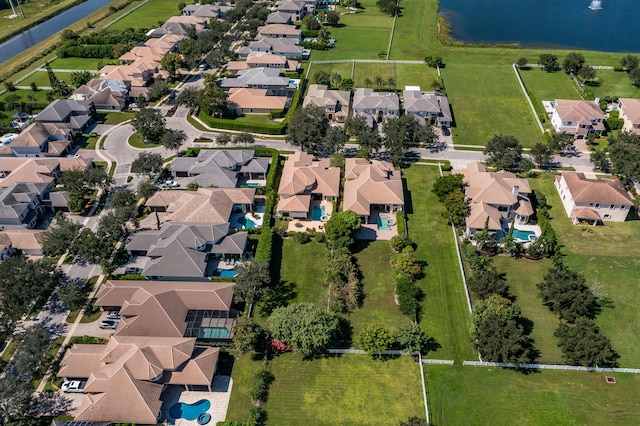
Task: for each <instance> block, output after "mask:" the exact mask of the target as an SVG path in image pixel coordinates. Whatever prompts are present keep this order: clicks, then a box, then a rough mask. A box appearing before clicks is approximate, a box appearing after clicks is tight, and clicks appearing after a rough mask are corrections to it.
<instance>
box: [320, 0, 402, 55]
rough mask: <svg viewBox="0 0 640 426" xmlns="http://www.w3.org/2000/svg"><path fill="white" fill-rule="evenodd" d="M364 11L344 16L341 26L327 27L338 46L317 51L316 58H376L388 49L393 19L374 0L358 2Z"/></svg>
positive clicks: (341, 17)
mask: <svg viewBox="0 0 640 426" xmlns="http://www.w3.org/2000/svg"><path fill="white" fill-rule="evenodd" d="M358 3H359V4H360V5H361V6H362V7H363V8H364V11H362V12H359V13H355V14H350V15H341V16H340V23H339V26H338V27H335V28H333V27H328V30H329V31H330V32H331V37H332V38H335V39H336V41H337V42H336V47H334V48H332V49H329V50H325V51H319V50H318V51H314V52H313V53H312V54H311V59H312V60H314V61H319V60H326V59H377V58H378V53H379V52H385V53H386V51H387V47H388V45H389V37H390V36H391V26H392V25H393V18H392V17H390V16H389V15H385V14H383V13H382V12H381V11H380V9H379V8H378V6H376V2H375V0H363V1H360V2H358Z"/></svg>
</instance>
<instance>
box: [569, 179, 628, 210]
mask: <svg viewBox="0 0 640 426" xmlns="http://www.w3.org/2000/svg"><path fill="white" fill-rule="evenodd" d="M562 177H563V178H564V180H565V182H567V187H568V188H569V191H570V192H571V196H572V197H573V200H574V201H575V202H577V203H594V204H595V203H602V204H622V205H625V206H632V205H633V202H632V201H631V199H629V196H628V195H627V192H626V191H625V190H624V187H623V186H622V184H621V183H620V181H619V180H618V179H617V178H612V179H587V178H586V177H585V175H584V173H567V172H563V173H562Z"/></svg>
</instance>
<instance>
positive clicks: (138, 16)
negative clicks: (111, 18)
mask: <svg viewBox="0 0 640 426" xmlns="http://www.w3.org/2000/svg"><path fill="white" fill-rule="evenodd" d="M179 14H180V10H179V9H178V3H176V2H175V1H174V0H150V1H149V2H148V3H146V4H145V5H144V6H141V7H139V8H138V9H136V10H134V11H133V12H131V13H130V14H128V15H127V16H125V17H124V18H122V19H120V20H119V21H117V22H115V23H114V24H113V25H111V26H110V27H109V29H111V30H118V29H125V28H156V27H159V26H160V24H159V23H158V22H159V21H166V20H167V19H169V18H171V17H172V16H174V15H179Z"/></svg>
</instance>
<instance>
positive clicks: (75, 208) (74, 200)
mask: <svg viewBox="0 0 640 426" xmlns="http://www.w3.org/2000/svg"><path fill="white" fill-rule="evenodd" d="M67 207H68V208H69V211H70V212H72V213H78V212H79V211H82V208H83V207H84V200H83V199H82V198H78V197H74V196H69V201H67Z"/></svg>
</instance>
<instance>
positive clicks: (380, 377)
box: [234, 354, 424, 426]
mask: <svg viewBox="0 0 640 426" xmlns="http://www.w3.org/2000/svg"><path fill="white" fill-rule="evenodd" d="M269 369H270V371H271V372H272V373H273V374H274V376H275V378H276V379H275V381H274V382H273V384H272V385H271V389H270V391H269V402H267V404H266V405H265V408H266V410H267V414H268V416H269V424H274V425H292V426H294V425H295V426H298V425H305V424H307V425H318V426H320V425H393V424H396V423H397V421H398V420H406V419H407V418H408V417H409V416H422V417H424V407H423V403H422V385H421V383H420V370H419V366H418V364H416V363H415V362H414V361H413V360H412V359H411V358H410V357H408V356H403V357H400V358H398V359H392V360H386V361H382V360H372V359H371V357H370V356H367V355H344V356H328V357H323V358H321V359H318V360H313V361H302V360H301V359H300V358H299V357H297V356H294V355H290V354H287V355H283V356H280V357H277V358H275V359H274V360H273V361H271V362H270V363H269ZM234 391H235V384H234ZM247 399H248V398H247Z"/></svg>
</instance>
